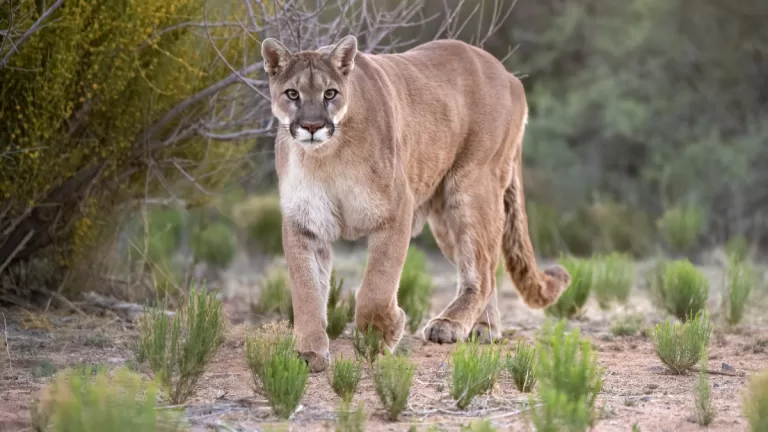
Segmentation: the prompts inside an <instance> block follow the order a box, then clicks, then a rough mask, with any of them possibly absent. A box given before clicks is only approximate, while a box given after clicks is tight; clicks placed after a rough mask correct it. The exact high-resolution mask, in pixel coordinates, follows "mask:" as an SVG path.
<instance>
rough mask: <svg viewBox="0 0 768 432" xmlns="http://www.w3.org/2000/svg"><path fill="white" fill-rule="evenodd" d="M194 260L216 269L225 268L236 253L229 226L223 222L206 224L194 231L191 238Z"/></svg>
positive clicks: (234, 239)
mask: <svg viewBox="0 0 768 432" xmlns="http://www.w3.org/2000/svg"><path fill="white" fill-rule="evenodd" d="M192 253H193V254H194V256H195V259H197V260H200V261H204V262H206V263H208V264H210V265H212V266H214V267H216V268H220V269H223V268H226V267H228V266H229V265H230V264H231V263H232V260H233V259H234V258H235V254H236V253H237V239H236V238H235V233H234V232H232V229H231V228H230V226H229V225H227V224H225V223H223V222H215V223H212V224H208V225H206V226H204V227H202V228H200V229H199V230H197V231H195V233H194V236H193V237H192Z"/></svg>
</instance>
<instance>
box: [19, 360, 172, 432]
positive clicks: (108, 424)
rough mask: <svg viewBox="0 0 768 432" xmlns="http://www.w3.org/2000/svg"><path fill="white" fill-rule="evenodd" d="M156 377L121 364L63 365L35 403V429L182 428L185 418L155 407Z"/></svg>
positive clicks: (121, 430)
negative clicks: (95, 368) (101, 366)
mask: <svg viewBox="0 0 768 432" xmlns="http://www.w3.org/2000/svg"><path fill="white" fill-rule="evenodd" d="M157 399H158V395H157V389H156V386H155V385H154V383H153V382H142V380H141V375H139V374H137V373H133V372H131V371H130V370H128V369H126V368H123V367H121V368H118V369H116V370H115V371H114V374H112V376H110V374H108V373H107V371H106V370H104V369H101V370H98V371H97V372H96V373H95V374H92V373H91V371H82V370H72V369H70V370H65V371H62V373H60V374H59V375H58V376H57V377H56V379H55V380H54V381H53V382H52V383H51V384H49V385H48V386H46V388H44V389H43V390H42V392H41V396H40V398H39V400H37V401H35V402H34V403H33V407H32V409H31V418H32V423H33V425H34V428H35V430H38V431H55V432H80V431H114V432H128V431H131V432H133V431H158V432H159V431H163V432H171V431H180V430H183V429H184V427H183V426H184V421H183V417H182V416H181V415H180V413H178V412H176V411H175V410H170V409H161V410H159V409H158V407H157V405H156V404H157Z"/></svg>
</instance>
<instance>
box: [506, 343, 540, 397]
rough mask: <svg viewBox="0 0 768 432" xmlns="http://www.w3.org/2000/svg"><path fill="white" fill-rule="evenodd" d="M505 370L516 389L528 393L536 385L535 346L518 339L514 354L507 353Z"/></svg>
mask: <svg viewBox="0 0 768 432" xmlns="http://www.w3.org/2000/svg"><path fill="white" fill-rule="evenodd" d="M507 370H508V371H509V375H510V376H511V377H512V380H513V381H514V382H515V387H517V390H518V391H521V392H523V393H528V392H530V391H531V390H533V388H534V387H535V386H536V348H535V347H534V346H531V345H528V344H527V343H526V342H525V340H522V339H520V340H518V341H517V345H516V346H515V355H514V356H510V355H509V353H507Z"/></svg>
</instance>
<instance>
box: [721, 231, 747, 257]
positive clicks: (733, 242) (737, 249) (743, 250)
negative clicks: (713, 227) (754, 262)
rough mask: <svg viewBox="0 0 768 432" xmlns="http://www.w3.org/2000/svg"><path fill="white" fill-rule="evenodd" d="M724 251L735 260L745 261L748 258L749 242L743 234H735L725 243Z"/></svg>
mask: <svg viewBox="0 0 768 432" xmlns="http://www.w3.org/2000/svg"><path fill="white" fill-rule="evenodd" d="M725 251H726V253H727V254H728V256H729V257H732V258H735V259H736V261H745V260H746V259H747V258H749V243H748V242H747V238H746V237H744V236H743V235H736V236H733V237H731V238H730V239H729V240H728V243H726V244H725Z"/></svg>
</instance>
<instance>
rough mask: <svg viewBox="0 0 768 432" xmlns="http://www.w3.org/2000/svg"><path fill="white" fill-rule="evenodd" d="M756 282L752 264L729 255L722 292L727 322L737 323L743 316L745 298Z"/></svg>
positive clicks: (745, 306)
mask: <svg viewBox="0 0 768 432" xmlns="http://www.w3.org/2000/svg"><path fill="white" fill-rule="evenodd" d="M756 284H757V275H756V274H755V271H754V269H753V268H752V265H751V264H750V263H749V262H748V261H746V260H742V259H740V258H738V257H737V256H735V255H730V256H729V257H728V267H727V268H726V271H725V292H724V293H723V316H725V319H726V321H727V322H728V324H730V325H737V324H738V323H740V322H741V320H742V319H743V318H744V312H745V310H746V308H747V300H749V295H750V294H751V292H752V288H753V287H754V286H755V285H756Z"/></svg>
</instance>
